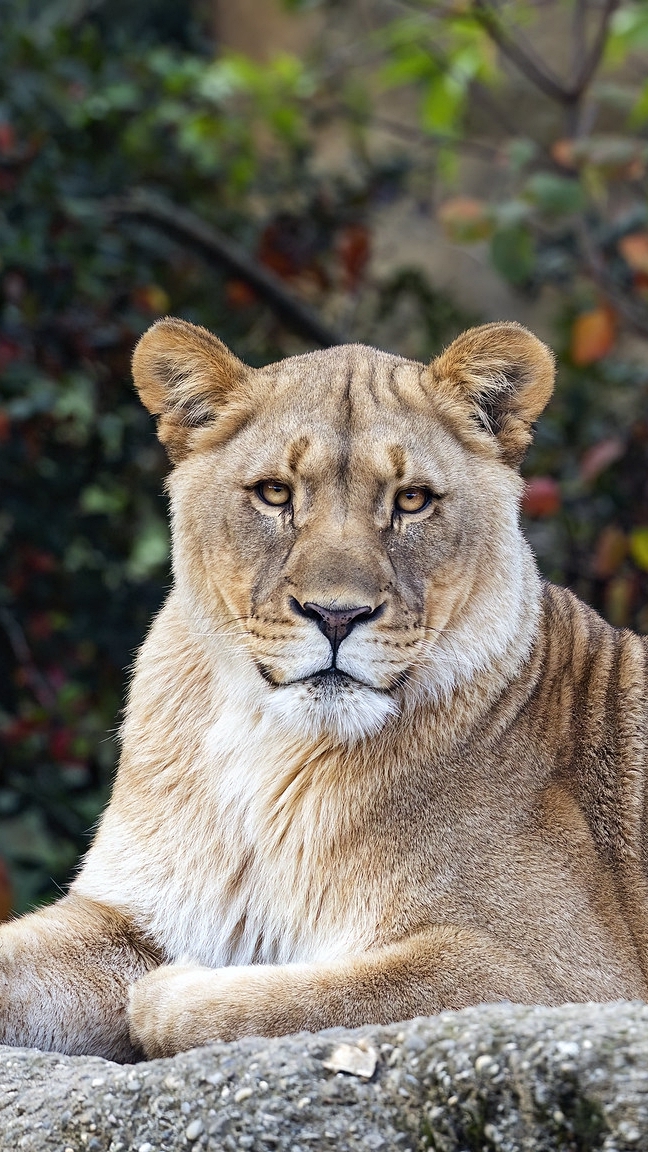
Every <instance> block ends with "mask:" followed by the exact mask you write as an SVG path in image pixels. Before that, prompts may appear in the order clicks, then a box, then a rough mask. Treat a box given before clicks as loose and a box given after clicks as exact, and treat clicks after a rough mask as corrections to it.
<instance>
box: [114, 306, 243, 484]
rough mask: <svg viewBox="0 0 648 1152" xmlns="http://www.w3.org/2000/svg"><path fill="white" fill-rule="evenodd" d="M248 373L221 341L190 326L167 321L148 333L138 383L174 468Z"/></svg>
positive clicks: (137, 357) (137, 363) (137, 366)
mask: <svg viewBox="0 0 648 1152" xmlns="http://www.w3.org/2000/svg"><path fill="white" fill-rule="evenodd" d="M249 371H250V370H249V369H248V368H247V367H246V365H245V364H244V363H243V362H242V360H239V359H238V358H237V357H236V356H235V355H234V353H233V352H230V350H229V348H227V347H226V346H225V344H223V343H222V341H221V340H219V339H218V338H217V337H216V336H213V335H212V334H211V332H208V331H207V329H206V328H199V327H197V325H195V324H189V323H188V321H186V320H176V319H175V318H174V317H172V316H166V317H165V318H164V319H163V320H158V321H157V323H155V324H153V326H152V327H151V328H149V329H148V331H147V332H145V333H144V335H143V336H142V338H141V339H140V341H139V343H138V344H137V347H136V348H135V351H134V353H133V380H134V381H135V387H136V388H137V391H138V392H139V394H140V398H141V400H142V403H143V404H144V405H145V407H146V408H148V410H149V412H151V413H152V414H153V415H154V416H157V418H158V427H157V431H158V436H159V438H160V440H161V441H162V443H163V444H164V446H165V448H166V450H167V452H168V454H169V457H170V459H171V461H172V462H173V463H174V464H177V463H178V462H179V461H180V460H182V459H183V457H184V456H186V454H187V452H188V451H189V449H190V437H191V433H192V431H193V429H195V428H197V427H200V426H201V425H203V424H207V423H209V422H210V421H212V420H214V419H215V418H216V416H217V414H218V409H219V408H220V407H221V406H222V405H223V404H224V403H225V402H226V401H227V400H228V399H229V398H230V396H231V395H232V394H233V392H234V390H235V389H236V388H237V386H239V385H241V384H242V383H243V381H244V380H245V378H246V376H247V375H248V373H249Z"/></svg>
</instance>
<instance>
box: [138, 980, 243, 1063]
mask: <svg viewBox="0 0 648 1152" xmlns="http://www.w3.org/2000/svg"><path fill="white" fill-rule="evenodd" d="M248 972H249V969H247V968H200V967H197V966H195V965H189V964H170V965H165V966H163V967H161V968H155V969H154V970H153V971H152V972H149V973H147V975H146V976H143V977H142V978H141V980H138V981H137V982H136V983H135V984H133V985H131V988H130V993H129V1005H128V1019H129V1028H130V1036H131V1041H132V1043H133V1044H135V1045H137V1046H138V1047H139V1048H142V1049H143V1050H144V1052H145V1053H146V1055H147V1057H149V1059H154V1058H157V1057H159V1056H174V1055H175V1053H176V1052H186V1051H187V1049H189V1048H196V1047H199V1046H200V1045H201V1044H208V1043H210V1041H212V1040H235V1039H236V1038H237V1036H240V1035H243V1034H245V1033H246V1032H247V1031H248V1029H247V1028H246V1025H245V1016H246V1002H247V995H246V993H248V992H249V991H250V983H251V982H252V983H254V980H252V981H250V979H249V978H248V977H247V975H246V974H247V973H248Z"/></svg>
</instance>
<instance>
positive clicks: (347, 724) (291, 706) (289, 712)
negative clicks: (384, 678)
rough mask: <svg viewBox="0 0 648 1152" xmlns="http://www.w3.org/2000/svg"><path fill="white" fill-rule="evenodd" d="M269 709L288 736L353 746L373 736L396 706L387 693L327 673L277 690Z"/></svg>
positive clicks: (333, 673)
mask: <svg viewBox="0 0 648 1152" xmlns="http://www.w3.org/2000/svg"><path fill="white" fill-rule="evenodd" d="M271 709H272V713H273V715H274V716H275V717H276V719H277V720H278V721H279V723H280V724H281V726H282V727H283V728H284V729H286V730H287V731H288V732H290V733H291V735H297V736H300V737H302V738H306V739H310V740H321V739H324V738H326V737H328V738H329V739H330V738H331V737H332V738H334V739H336V740H338V741H340V743H342V744H356V743H357V742H358V741H359V740H363V739H365V738H366V737H368V736H375V735H376V733H377V732H379V731H380V729H381V728H382V727H383V726H384V724H385V723H386V721H387V720H388V719H389V717H390V716H394V715H396V713H397V712H398V711H399V705H398V703H397V701H396V700H395V699H394V698H393V696H390V695H389V694H388V693H387V692H384V691H381V690H380V689H378V688H372V687H370V685H368V684H361V683H360V682H359V681H357V680H354V679H353V678H352V677H350V676H345V675H344V673H340V672H337V671H331V672H328V671H327V672H323V673H318V674H316V675H314V676H310V677H308V678H307V679H304V680H300V681H298V682H295V683H292V684H286V685H285V686H284V687H280V688H277V689H276V691H275V692H273V695H272V704H271Z"/></svg>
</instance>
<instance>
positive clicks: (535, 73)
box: [472, 0, 580, 106]
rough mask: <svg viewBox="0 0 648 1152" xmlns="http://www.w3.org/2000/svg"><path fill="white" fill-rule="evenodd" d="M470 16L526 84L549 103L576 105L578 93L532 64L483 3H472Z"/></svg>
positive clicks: (490, 8)
mask: <svg viewBox="0 0 648 1152" xmlns="http://www.w3.org/2000/svg"><path fill="white" fill-rule="evenodd" d="M472 13H473V15H474V17H475V19H476V20H478V22H479V23H480V24H481V26H482V28H483V29H484V31H485V32H487V33H488V35H489V36H490V38H491V40H492V41H493V43H494V44H497V47H498V48H499V49H500V51H501V52H502V53H503V55H504V56H506V57H507V58H508V59H509V60H510V61H511V63H512V64H515V67H516V68H517V69H518V70H519V71H520V72H521V73H522V75H523V76H526V78H527V80H530V81H531V83H532V84H534V85H535V87H536V88H539V89H540V91H541V92H543V93H544V94H545V96H548V97H549V99H550V100H555V101H557V103H559V104H563V105H568V106H569V105H571V104H574V103H575V102H576V100H577V99H578V95H579V94H580V93H576V92H574V91H573V90H572V89H569V88H565V87H563V85H562V84H561V83H560V82H559V81H558V80H557V79H556V78H555V77H554V76H553V75H552V74H551V73H550V72H548V71H547V70H546V68H543V67H541V66H540V64H539V63H537V62H536V60H535V59H534V58H533V57H532V56H530V55H529V54H528V52H527V51H525V50H524V49H523V48H521V47H520V45H519V44H518V43H517V41H515V40H514V39H513V38H512V37H511V36H509V34H508V32H506V31H505V29H504V28H503V27H502V24H501V22H500V19H499V16H498V15H497V13H496V12H494V11H493V9H492V7H491V6H490V5H489V4H488V3H486V0H473V4H472Z"/></svg>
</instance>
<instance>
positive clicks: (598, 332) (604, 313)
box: [570, 305, 616, 367]
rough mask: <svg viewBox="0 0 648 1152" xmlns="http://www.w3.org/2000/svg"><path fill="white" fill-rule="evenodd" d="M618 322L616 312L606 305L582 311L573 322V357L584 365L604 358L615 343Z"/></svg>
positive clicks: (580, 364)
mask: <svg viewBox="0 0 648 1152" xmlns="http://www.w3.org/2000/svg"><path fill="white" fill-rule="evenodd" d="M615 339H616V324H615V318H614V313H613V312H612V310H611V309H610V308H608V307H606V306H605V305H602V306H601V307H600V308H593V309H592V311H591V312H582V313H581V315H580V316H577V317H576V319H575V320H574V323H573V324H572V330H571V347H570V352H571V358H572V360H573V362H574V364H578V365H579V367H583V366H584V365H586V364H594V363H595V361H596V360H602V359H603V357H604V356H607V354H608V352H609V351H610V349H611V348H612V347H613V345H614V341H615Z"/></svg>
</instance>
